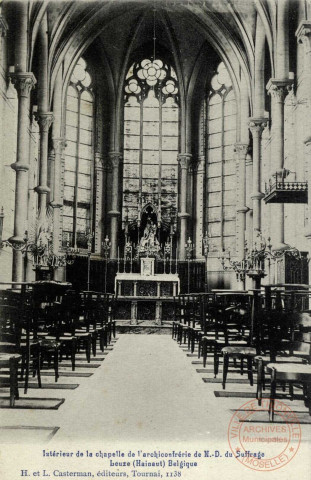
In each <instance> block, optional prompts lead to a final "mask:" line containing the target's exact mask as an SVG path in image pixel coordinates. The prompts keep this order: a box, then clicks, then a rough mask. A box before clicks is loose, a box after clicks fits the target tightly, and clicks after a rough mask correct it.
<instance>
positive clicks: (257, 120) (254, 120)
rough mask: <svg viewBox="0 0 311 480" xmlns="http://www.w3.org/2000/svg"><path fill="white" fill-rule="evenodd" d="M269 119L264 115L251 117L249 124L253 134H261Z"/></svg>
mask: <svg viewBox="0 0 311 480" xmlns="http://www.w3.org/2000/svg"><path fill="white" fill-rule="evenodd" d="M267 123H268V119H267V118H264V117H251V118H249V120H248V126H249V129H250V131H251V132H252V134H253V135H254V134H256V133H258V134H261V133H262V131H263V129H264V128H265V127H266V126H267Z"/></svg>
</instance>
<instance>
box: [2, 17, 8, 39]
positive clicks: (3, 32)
mask: <svg viewBox="0 0 311 480" xmlns="http://www.w3.org/2000/svg"><path fill="white" fill-rule="evenodd" d="M8 30H9V25H8V22H7V21H6V19H5V18H4V16H3V15H0V37H6V34H7V31H8Z"/></svg>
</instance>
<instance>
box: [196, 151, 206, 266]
mask: <svg viewBox="0 0 311 480" xmlns="http://www.w3.org/2000/svg"><path fill="white" fill-rule="evenodd" d="M204 175H205V156H204V155H200V156H199V157H198V161H197V163H196V190H195V192H196V193H195V194H196V201H195V218H196V222H195V250H196V258H203V255H202V235H203V236H204V235H205V232H204V229H203V226H204Z"/></svg>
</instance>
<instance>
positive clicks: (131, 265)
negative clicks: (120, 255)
mask: <svg viewBox="0 0 311 480" xmlns="http://www.w3.org/2000/svg"><path fill="white" fill-rule="evenodd" d="M132 271H133V249H132V247H131V273H132Z"/></svg>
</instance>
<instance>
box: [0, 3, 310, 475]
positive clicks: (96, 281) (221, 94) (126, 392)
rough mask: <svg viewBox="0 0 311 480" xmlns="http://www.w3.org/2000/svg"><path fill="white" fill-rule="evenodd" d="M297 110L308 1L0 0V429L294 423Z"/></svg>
mask: <svg viewBox="0 0 311 480" xmlns="http://www.w3.org/2000/svg"><path fill="white" fill-rule="evenodd" d="M310 112H311V3H310V1H309V0H292V1H291V0H234V1H233V0H232V1H231V0H230V1H229V0H217V1H214V0H202V1H201V0H193V1H192V0H177V1H175V0H154V1H151V0H148V1H147V0H114V1H108V0H107V1H106V0H93V1H83V0H69V1H65V0H59V1H54V0H45V1H30V0H23V1H13V0H4V1H3V2H2V3H1V5H0V331H1V339H0V340H1V341H0V391H1V394H0V408H3V409H6V410H3V412H5V413H7V412H10V415H9V416H8V417H6V419H5V422H4V425H5V426H4V427H3V428H2V427H0V441H2V442H7V441H10V439H11V435H14V434H16V429H20V430H19V434H20V435H21V437H20V438H21V441H29V439H33V441H36V440H37V441H47V440H50V439H55V440H56V441H57V440H58V439H66V440H70V441H71V440H72V439H74V438H80V437H81V438H82V437H83V436H84V437H85V436H86V437H87V438H93V437H94V438H97V436H99V435H103V436H105V435H107V436H108V438H109V439H112V440H113V439H116V438H119V436H120V435H123V434H128V435H129V436H131V435H132V436H133V438H136V437H135V436H137V437H138V436H139V435H141V436H142V438H145V439H147V440H148V438H149V437H151V436H152V438H153V439H154V438H159V439H163V438H164V439H167V440H171V439H173V438H178V439H180V440H186V439H188V440H189V439H193V438H196V436H199V438H201V437H200V435H201V436H202V438H203V437H204V436H207V437H208V435H209V434H210V432H211V435H212V436H213V438H217V435H220V436H223V435H224V432H225V430H226V424H228V419H229V418H230V411H232V409H237V408H239V405H241V404H242V403H245V402H246V401H247V399H250V398H252V399H254V401H255V402H256V404H257V405H258V412H257V413H258V419H257V420H256V421H257V422H259V423H260V422H262V423H263V424H266V423H267V424H269V423H271V422H275V421H279V422H283V421H286V420H284V419H283V417H282V414H281V413H280V411H279V409H278V402H279V401H280V400H282V401H284V402H288V403H290V406H291V408H292V409H293V411H294V412H295V415H296V416H298V417H297V418H299V421H300V423H301V425H302V429H303V430H304V432H305V433H306V434H307V435H309V438H310V434H311V430H310V425H311V417H310V415H311V303H310V302H311V286H310V283H311V279H310V272H311V270H310V267H311V262H310V260H311V215H310V211H311V196H310V198H309V195H308V184H309V182H310V183H311V114H310ZM104 360H105V361H104ZM105 367H106V369H105ZM160 370H162V371H165V372H166V376H165V378H164V379H163V375H160ZM198 380H200V382H199V383H198ZM161 382H163V385H162V383H161ZM170 382H172V383H170ZM170 384H171V385H172V387H170ZM161 385H162V386H161ZM102 388H105V392H106V393H105V395H104V397H102V394H101V392H102V390H101V389H102ZM159 392H160V393H159ZM79 395H80V396H79ZM176 398H179V402H180V409H178V408H176ZM267 399H269V401H268V400H267ZM163 402H167V408H166V409H163V408H160V407H161V406H163ZM83 405H84V409H83ZM85 405H88V407H87V411H88V412H93V415H91V414H90V413H89V414H87V413H85ZM206 406H208V408H207V411H206ZM8 408H9V410H7V409H8ZM25 409H31V411H32V412H33V416H32V417H31V420H27V421H26V420H25V419H24V418H23V415H24V411H25ZM101 409H103V410H105V412H106V414H105V415H104V417H103V420H102V421H99V420H98V418H99V415H100V413H99V412H100V410H101ZM230 409H231V410H230ZM151 410H152V412H153V413H152V415H153V416H154V417H155V419H156V420H155V421H153V423H152V425H151V423H150V422H149V421H148V418H150V412H151ZM126 411H127V412H128V413H127V414H126V413H125V412H126ZM42 412H43V413H42ZM94 412H95V413H94ZM97 412H98V416H97ZM164 412H165V413H164ZM198 412H199V413H198ZM88 415H89V416H88ZM120 415H121V418H122V415H124V416H125V417H126V419H127V420H124V422H123V423H122V421H117V420H116V419H117V418H120ZM141 417H143V418H144V419H145V426H143V427H142V428H141V429H140V430H139V429H138V427H137V422H139V419H140V418H141ZM211 417H214V423H213V424H212V426H210V424H209V422H210V419H211ZM101 418H102V417H101ZM77 419H81V420H79V421H77ZM215 419H217V422H219V423H218V425H219V427H217V428H216V423H217V422H216V420H215ZM226 422H227V423H226ZM214 424H215V425H214ZM208 429H209V430H208ZM289 455H291V453H289ZM292 463H293V464H294V462H292ZM254 468H255V469H256V465H255V464H254ZM258 468H259V467H258ZM292 468H294V467H292Z"/></svg>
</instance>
